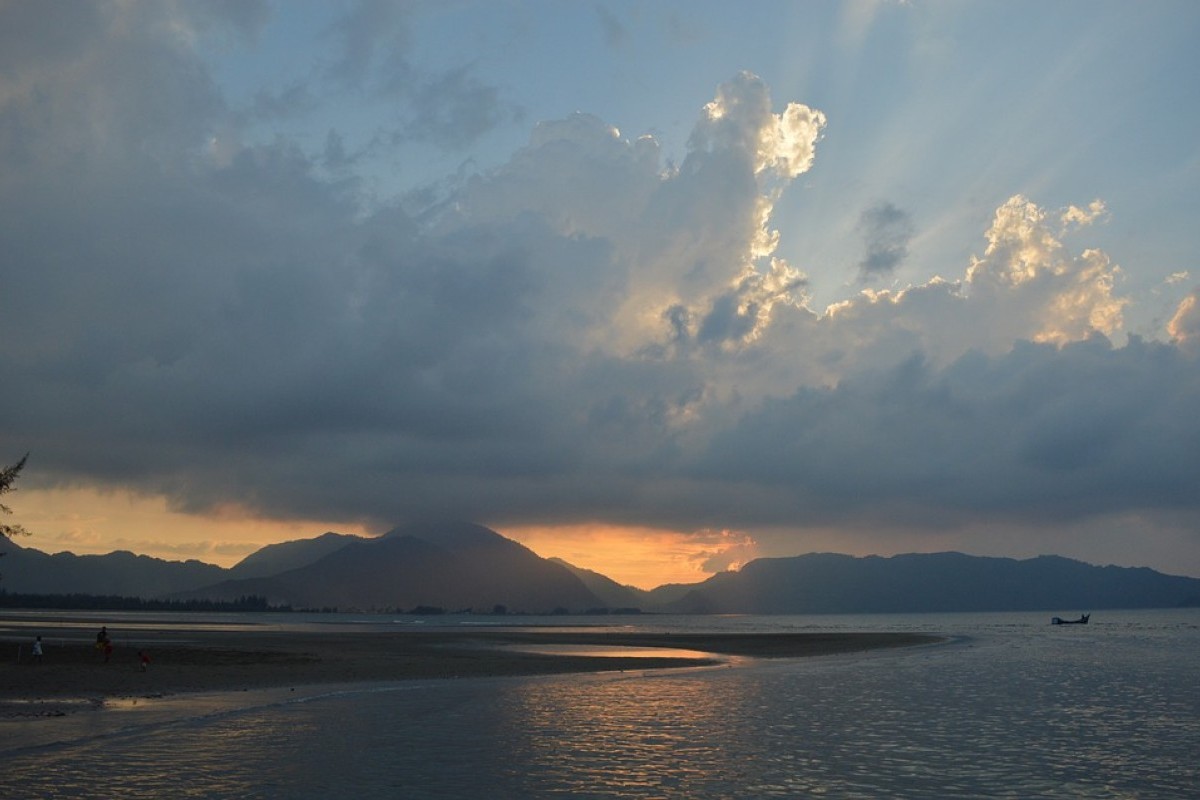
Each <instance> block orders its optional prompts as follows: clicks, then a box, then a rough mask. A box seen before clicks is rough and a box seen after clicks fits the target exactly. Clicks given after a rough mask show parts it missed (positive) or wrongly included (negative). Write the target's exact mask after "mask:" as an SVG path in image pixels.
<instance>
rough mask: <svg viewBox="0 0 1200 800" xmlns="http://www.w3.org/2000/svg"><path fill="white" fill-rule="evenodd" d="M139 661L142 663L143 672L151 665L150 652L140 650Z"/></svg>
mask: <svg viewBox="0 0 1200 800" xmlns="http://www.w3.org/2000/svg"><path fill="white" fill-rule="evenodd" d="M138 661H140V662H141V663H142V672H145V671H146V669H147V668H148V667H149V666H150V654H149V653H147V652H146V651H145V650H138Z"/></svg>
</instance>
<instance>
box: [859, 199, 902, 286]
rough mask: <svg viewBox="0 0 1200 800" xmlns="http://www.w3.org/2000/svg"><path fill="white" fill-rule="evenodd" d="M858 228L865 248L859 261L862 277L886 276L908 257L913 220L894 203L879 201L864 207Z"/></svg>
mask: <svg viewBox="0 0 1200 800" xmlns="http://www.w3.org/2000/svg"><path fill="white" fill-rule="evenodd" d="M858 231H859V233H860V234H862V237H863V244H864V246H865V249H866V254H865V255H864V256H863V259H862V261H860V262H858V276H859V279H860V280H862V281H864V282H865V281H869V280H872V279H875V278H880V277H887V276H888V275H891V274H892V273H893V272H895V270H896V268H897V267H899V266H900V264H901V263H903V262H904V259H905V258H907V257H908V243H909V241H910V240H911V239H912V236H913V224H912V219H911V218H910V217H909V215H908V214H907V213H906V212H905V211H903V210H901V209H899V208H897V207H896V206H894V205H892V204H891V203H888V202H880V203H877V204H875V205H873V206H871V207H870V208H868V209H866V210H864V211H863V212H862V215H861V216H860V217H859V220H858Z"/></svg>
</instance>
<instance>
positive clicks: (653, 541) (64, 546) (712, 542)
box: [6, 488, 754, 589]
mask: <svg viewBox="0 0 1200 800" xmlns="http://www.w3.org/2000/svg"><path fill="white" fill-rule="evenodd" d="M6 500H8V501H9V502H8V505H9V506H10V507H11V508H12V509H13V512H14V513H13V515H12V516H11V517H9V521H11V522H15V523H18V524H20V525H22V526H24V527H25V528H26V529H27V530H29V531H30V533H31V534H32V536H30V537H28V538H22V539H21V540H20V541H19V544H20V545H21V546H22V547H33V548H34V549H37V550H42V551H43V552H47V553H59V552H63V551H69V552H72V553H75V554H77V555H93V554H94V555H101V554H105V553H111V552H113V551H114V550H128V551H130V552H133V553H138V554H141V555H148V556H154V557H156V558H162V559H167V560H172V561H183V560H187V559H197V560H199V561H204V562H207V563H210V564H217V565H220V566H223V567H230V566H233V565H234V564H236V563H237V562H238V561H240V560H242V559H243V558H245V557H246V556H247V555H249V554H250V553H252V552H254V551H255V550H258V549H259V548H262V547H264V546H266V545H269V544H275V543H277V542H284V541H289V540H294V539H310V538H313V537H315V536H319V535H320V534H322V533H324V532H326V531H331V530H332V531H336V532H338V533H349V534H357V535H360V536H370V535H377V534H379V533H382V531H374V530H367V529H365V528H363V527H362V526H361V525H356V524H347V523H342V522H336V521H321V520H289V521H279V520H268V519H261V518H256V517H254V516H253V515H251V514H249V513H247V512H245V511H241V510H238V509H227V510H225V511H223V512H221V513H217V514H213V515H208V516H202V515H193V514H185V513H180V512H178V511H174V510H172V509H170V508H169V507H168V505H167V502H166V500H165V498H163V497H150V496H142V495H137V494H135V493H132V492H128V491H124V490H116V491H100V490H97V489H94V488H60V489H20V490H19V491H18V492H14V494H13V495H10V496H9V497H7V498H6ZM485 524H486V523H485ZM489 527H491V528H492V529H493V530H496V531H497V532H498V533H501V534H503V535H504V536H507V537H508V538H510V539H513V540H515V541H518V542H520V543H521V544H523V545H525V546H526V547H528V548H529V549H531V550H533V551H534V552H535V553H537V554H538V555H540V556H542V557H544V558H561V559H563V560H565V561H568V562H570V563H571V564H574V565H575V566H578V567H583V568H585V569H590V570H594V571H596V572H599V573H601V574H603V575H606V576H608V577H609V578H611V579H613V580H614V581H617V582H618V583H622V584H626V585H631V586H636V587H638V588H640V589H653V588H654V587H656V586H661V585H662V584H664V583H698V582H700V581H702V580H704V579H705V578H707V577H709V576H710V575H711V574H713V573H714V572H716V571H719V569H720V568H725V567H727V566H728V565H736V564H741V563H745V562H746V561H748V560H750V558H752V557H753V556H754V544H753V541H752V540H751V539H749V537H747V536H745V535H742V534H737V533H731V532H727V531H700V532H694V533H680V532H676V531H668V530H660V529H653V528H644V527H619V526H613V525H607V524H604V523H592V524H584V525H569V526H522V527H503V526H500V527H498V526H495V525H489ZM710 560H711V563H715V564H719V565H720V566H719V567H717V568H711V567H710V568H707V569H706V567H705V565H706V563H710Z"/></svg>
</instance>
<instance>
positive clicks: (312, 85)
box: [0, 0, 1200, 587]
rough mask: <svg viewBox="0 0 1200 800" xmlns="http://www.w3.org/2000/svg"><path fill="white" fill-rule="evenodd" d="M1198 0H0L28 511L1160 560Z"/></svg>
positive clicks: (120, 524) (150, 547)
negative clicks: (424, 524)
mask: <svg viewBox="0 0 1200 800" xmlns="http://www.w3.org/2000/svg"><path fill="white" fill-rule="evenodd" d="M1198 38H1200V6H1197V5H1196V4H1194V3H1192V2H1165V1H1163V0H1148V2H1142V3H1128V2H1094V1H1093V0H1087V2H1075V1H1073V0H1064V1H1063V2H1056V3H1049V4H1047V3H1043V2H1040V0H1039V1H1038V2H1026V1H1025V0H1004V2H990V1H988V0H983V1H981V2H972V3H962V2H957V0H954V1H951V0H946V1H945V2H942V1H940V0H932V1H928V2H926V1H924V0H910V1H909V2H885V1H883V0H880V1H878V2H870V1H868V0H863V1H862V2H846V3H832V2H804V3H797V2H765V1H756V2H747V3H736V4H735V3H727V2H693V1H691V0H688V1H687V2H682V1H681V2H671V1H670V0H660V1H658V2H653V3H644V2H605V1H604V0H600V1H599V2H560V1H559V0H544V1H540V0H513V1H512V2H500V1H496V2H481V1H480V2H476V1H474V0H463V1H462V2H453V1H450V2H404V3H401V2H381V1H379V0H374V1H370V0H369V1H367V2H326V1H325V0H320V1H319V2H318V1H317V0H309V1H306V0H289V2H265V1H263V0H258V1H256V0H212V1H211V2H192V1H190V0H154V1H153V2H140V1H139V0H109V1H107V2H85V1H84V0H67V1H61V0H38V1H37V2H34V1H33V0H0V242H3V247H0V376H3V391H2V392H0V464H12V463H15V462H16V461H17V460H18V459H20V458H21V456H22V455H24V454H25V453H26V452H28V453H30V456H29V460H28V462H27V464H26V466H25V468H24V470H23V472H22V473H21V476H20V478H19V481H18V484H17V491H15V492H13V493H12V494H9V495H6V497H5V504H6V505H7V506H9V507H10V508H11V509H12V511H13V515H12V516H11V517H6V521H8V522H11V523H17V524H20V525H22V526H23V527H25V528H26V529H28V530H29V531H30V532H31V533H32V534H33V535H32V537H31V538H29V539H26V540H23V541H22V544H23V545H28V546H33V547H36V548H39V549H43V550H46V551H48V552H57V551H62V550H70V551H72V552H76V553H105V552H110V551H112V550H116V549H122V550H131V551H133V552H138V553H145V554H148V555H154V556H158V557H163V558H171V559H186V558H197V559H200V560H203V561H208V562H210V563H218V564H222V565H231V564H233V563H236V562H237V561H238V560H239V559H241V558H242V557H244V556H245V555H247V554H249V553H250V552H253V551H254V550H256V549H258V548H260V547H262V546H264V545H266V544H269V543H272V542H277V541H283V540H288V539H296V538H305V537H311V536H316V535H318V534H320V533H322V532H324V531H326V530H336V531H340V532H343V533H357V534H364V535H373V534H379V533H382V532H384V531H386V530H388V529H390V528H391V527H393V526H395V525H397V524H400V523H403V522H408V521H413V520H427V519H447V518H454V519H467V520H472V521H475V522H479V523H481V524H485V525H488V526H489V527H491V528H493V529H495V530H497V531H499V532H501V533H503V534H505V535H507V536H510V537H512V538H514V539H517V540H518V541H521V542H523V543H524V544H526V545H527V546H529V547H531V548H532V549H533V550H534V551H535V552H537V553H539V554H540V555H543V556H548V557H549V556H557V557H562V558H565V559H567V560H568V561H571V562H572V563H575V564H577V565H579V566H583V567H588V568H591V569H595V570H598V571H601V572H603V573H605V574H607V575H609V576H610V577H613V578H614V579H616V580H619V581H621V582H623V583H629V584H633V585H637V586H642V587H653V586H656V585H659V584H662V583H666V582H694V581H698V580H701V579H703V578H704V577H706V576H707V575H710V574H712V573H714V572H716V571H719V570H724V569H735V568H737V567H738V566H739V565H741V564H743V563H745V562H747V561H749V560H751V559H753V558H759V557H769V556H790V555H798V554H802V553H807V552H814V551H821V552H824V551H832V552H842V553H850V554H854V555H865V554H872V553H874V554H881V555H891V554H895V553H904V552H932V551H942V550H958V551H962V552H966V553H972V554H978V555H993V556H1006V557H1016V558H1026V557H1031V556H1035V555H1039V554H1047V553H1054V554H1061V555H1065V556H1069V557H1072V558H1078V559H1081V560H1084V561H1087V562H1089V563H1094V564H1110V563H1111V564H1118V565H1122V566H1149V567H1152V568H1155V569H1158V570H1161V571H1164V572H1168V573H1170V574H1182V575H1191V576H1200V264H1198V263H1197V257H1198V256H1197V254H1198V247H1197V245H1198V244H1200V230H1198V229H1197V220H1198V219H1200V82H1197V81H1196V80H1195V76H1196V75H1197V74H1200V63H1198V62H1200V50H1197V48H1196V47H1195V44H1194V43H1195V41H1197V39H1198Z"/></svg>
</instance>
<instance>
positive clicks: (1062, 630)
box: [0, 609, 1200, 798]
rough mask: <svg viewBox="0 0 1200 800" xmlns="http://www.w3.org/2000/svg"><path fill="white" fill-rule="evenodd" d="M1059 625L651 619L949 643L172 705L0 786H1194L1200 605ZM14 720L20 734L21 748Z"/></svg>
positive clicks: (239, 792)
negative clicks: (897, 635)
mask: <svg viewBox="0 0 1200 800" xmlns="http://www.w3.org/2000/svg"><path fill="white" fill-rule="evenodd" d="M1049 618H1050V613H1046V614H1027V613H1018V614H956V615H887V616H873V617H843V616H823V617H722V618H712V617H676V618H663V617H645V618H636V619H631V620H629V621H628V623H627V624H628V625H629V626H633V627H645V628H647V629H651V630H676V631H689V632H699V631H704V630H746V631H749V630H757V631H763V632H769V631H879V630H885V631H917V632H929V633H937V634H942V635H943V636H945V637H947V638H946V641H945V642H944V643H942V644H937V645H931V646H920V647H914V648H904V649H899V650H884V651H875V652H872V653H865V654H852V655H839V656H830V657H818V658H806V659H788V660H772V661H757V662H754V661H752V662H748V663H747V662H742V661H739V662H737V663H735V664H731V665H727V666H720V667H715V668H703V669H688V670H668V671H636V672H626V673H615V674H593V675H584V676H579V675H573V676H555V677H536V678H505V679H492V678H489V679H469V680H434V681H414V682H408V683H397V684H393V685H378V684H375V685H371V686H362V687H349V688H340V689H338V690H330V689H321V690H313V691H309V692H301V693H300V694H299V695H295V694H293V693H280V692H274V693H271V692H266V693H261V694H257V695H245V696H243V697H237V696H229V695H226V696H222V697H209V698H205V699H203V700H202V699H199V698H193V699H188V698H175V699H168V700H166V701H160V705H158V706H156V705H155V704H154V703H151V704H150V705H149V706H148V707H145V708H144V709H142V710H141V711H134V712H130V713H126V712H108V711H106V712H98V713H81V714H76V715H73V716H71V717H67V718H65V719H62V720H37V721H30V722H27V723H21V724H20V725H15V724H12V723H6V724H5V725H4V726H0V734H2V735H3V736H4V737H5V738H2V739H0V797H39V798H57V797H106V798H107V797H122V798H143V797H145V798H151V797H154V798H159V797H239V798H242V797H261V798H328V797H354V798H441V797H452V798H458V797H462V798H529V797H553V796H570V797H585V798H587V797H594V798H625V797H629V798H649V797H666V798H759V797H762V798H770V797H788V798H802V797H829V798H876V797H888V798H956V797H961V798H981V797H982V798H986V797H1005V798H1057V797H1062V798H1066V797H1089V798H1184V797H1195V796H1197V795H1196V793H1197V791H1198V790H1197V787H1200V610H1194V609H1193V610H1165V611H1136V612H1133V611H1127V612H1113V611H1109V612H1095V613H1094V614H1093V615H1092V621H1091V624H1089V625H1086V626H1084V625H1071V626H1052V625H1050V624H1049ZM406 622H407V621H403V620H398V621H396V622H395V623H394V624H406ZM548 622H549V621H548ZM553 622H554V624H555V625H556V626H559V627H561V626H563V625H564V623H569V622H571V621H570V620H561V619H558V620H553ZM593 622H594V621H593ZM622 622H623V623H625V621H622ZM381 624H392V623H389V622H382V623H381ZM171 703H174V704H175V705H174V707H172V706H171V705H170V704H171ZM163 704H165V705H163ZM164 709H165V710H164ZM56 725H57V726H58V727H57V728H55V727H53V726H56ZM39 726H40V727H39ZM47 726H51V727H47ZM21 730H25V731H29V732H31V734H30V735H31V737H32V738H30V739H29V740H28V741H27V742H22V741H20V740H18V739H17V738H16V735H17V734H19V732H20V731H21ZM47 731H57V733H56V734H55V735H54V736H50V737H47Z"/></svg>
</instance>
